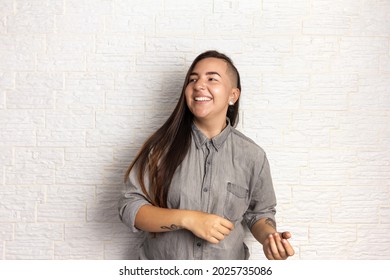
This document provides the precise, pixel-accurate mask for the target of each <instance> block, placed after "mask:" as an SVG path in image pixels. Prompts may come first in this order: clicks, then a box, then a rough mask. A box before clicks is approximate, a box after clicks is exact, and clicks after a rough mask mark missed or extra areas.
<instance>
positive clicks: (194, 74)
mask: <svg viewBox="0 0 390 280" xmlns="http://www.w3.org/2000/svg"><path fill="white" fill-rule="evenodd" d="M210 75H218V76H220V77H221V75H220V74H219V73H218V72H214V71H210V72H206V76H210ZM190 76H199V74H198V73H196V72H192V73H191V74H190Z"/></svg>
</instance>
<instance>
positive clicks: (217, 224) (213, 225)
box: [183, 211, 234, 244]
mask: <svg viewBox="0 0 390 280" xmlns="http://www.w3.org/2000/svg"><path fill="white" fill-rule="evenodd" d="M183 225H184V228H186V229H187V230H190V231H191V232H192V233H193V234H194V235H196V236H197V237H199V238H202V239H204V240H206V241H208V242H210V243H213V244H217V243H219V242H220V241H222V240H224V239H225V236H227V235H229V233H230V232H231V231H232V230H233V229H234V225H233V223H232V222H230V221H229V220H226V219H224V218H222V217H220V216H218V215H214V214H209V213H205V212H200V211H190V213H189V214H188V215H187V217H186V218H185V219H184V220H183Z"/></svg>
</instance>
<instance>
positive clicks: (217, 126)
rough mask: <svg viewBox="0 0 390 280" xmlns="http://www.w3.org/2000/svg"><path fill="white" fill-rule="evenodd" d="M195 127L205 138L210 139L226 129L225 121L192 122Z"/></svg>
mask: <svg viewBox="0 0 390 280" xmlns="http://www.w3.org/2000/svg"><path fill="white" fill-rule="evenodd" d="M194 123H195V125H196V127H197V128H198V129H199V130H200V131H201V132H202V133H203V134H204V135H206V136H207V138H209V139H211V138H213V137H215V136H217V135H218V134H220V133H221V132H222V130H224V128H225V127H226V119H225V120H224V121H223V122H216V121H204V120H196V119H195V120H194Z"/></svg>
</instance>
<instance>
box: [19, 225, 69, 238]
mask: <svg viewBox="0 0 390 280" xmlns="http://www.w3.org/2000/svg"><path fill="white" fill-rule="evenodd" d="M63 238H64V225H62V224H59V223H58V224H54V223H52V224H49V223H28V224H17V225H16V226H15V241H16V240H17V241H19V240H20V241H30V242H36V241H49V240H52V241H55V240H63Z"/></svg>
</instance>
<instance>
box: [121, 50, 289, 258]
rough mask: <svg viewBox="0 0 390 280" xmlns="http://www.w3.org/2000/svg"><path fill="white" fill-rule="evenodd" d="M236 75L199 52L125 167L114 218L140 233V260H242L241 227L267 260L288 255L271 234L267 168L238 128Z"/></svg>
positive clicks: (220, 58)
mask: <svg viewBox="0 0 390 280" xmlns="http://www.w3.org/2000/svg"><path fill="white" fill-rule="evenodd" d="M240 93H241V85H240V76H239V73H238V71H237V69H236V67H235V66H234V65H233V62H232V61H231V59H230V58H229V57H227V56H226V55H224V54H221V53H219V52H217V51H207V52H204V53H202V54H200V55H199V56H198V57H197V58H196V59H195V60H194V62H193V63H192V65H191V66H190V68H189V70H188V73H187V75H186V78H185V81H184V85H183V89H182V93H181V96H180V99H179V101H178V103H177V105H176V108H175V109H174V111H173V112H172V114H171V116H170V117H169V118H168V120H167V121H166V122H165V124H164V125H163V126H162V127H161V128H160V129H158V130H157V131H156V132H155V133H154V134H153V135H152V136H151V137H150V138H149V139H148V140H147V141H146V142H145V143H144V145H143V146H142V148H141V150H140V151H139V153H138V155H137V156H136V158H135V159H134V161H133V162H132V164H131V165H130V167H129V169H128V171H127V174H126V180H128V182H127V183H128V186H129V189H128V190H127V192H126V193H125V194H124V195H123V196H122V198H121V200H120V202H119V213H120V218H121V220H122V221H123V222H124V223H125V224H126V225H128V226H129V227H130V229H131V230H132V231H133V232H138V231H144V232H149V233H151V234H147V235H146V236H145V240H144V243H143V245H142V248H141V256H140V258H141V259H248V257H249V253H248V249H247V247H246V245H245V243H244V241H243V239H244V235H245V226H247V227H248V228H249V229H250V231H251V232H252V234H253V236H254V237H255V238H256V239H257V240H258V241H259V242H260V243H261V244H262V245H263V251H264V253H265V256H266V257H267V258H268V259H286V258H287V257H289V256H292V255H294V250H293V248H292V246H291V245H290V243H289V241H288V239H289V238H290V237H291V234H290V233H289V232H283V233H278V232H277V231H276V223H275V217H274V215H275V206H276V199H275V193H274V189H273V185H272V179H271V174H270V167H269V164H268V160H267V157H266V155H265V152H264V151H263V149H262V148H260V147H259V146H258V145H257V144H255V143H254V142H253V141H252V140H251V139H249V138H248V137H246V136H245V135H243V134H242V133H240V132H239V131H237V130H236V129H235V128H234V126H235V125H236V122H237V116H238V108H239V97H240Z"/></svg>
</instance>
